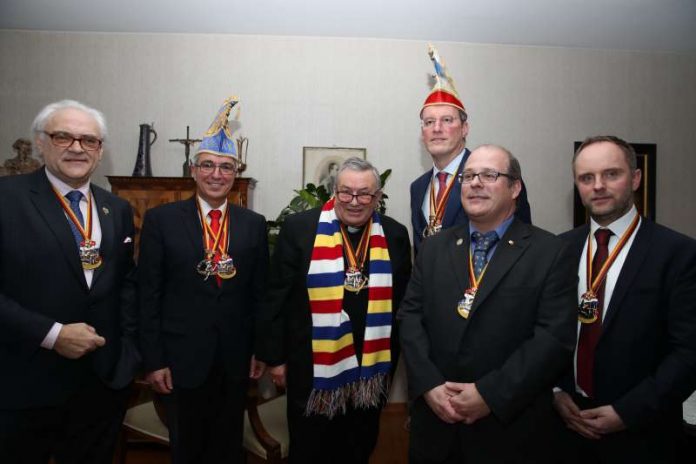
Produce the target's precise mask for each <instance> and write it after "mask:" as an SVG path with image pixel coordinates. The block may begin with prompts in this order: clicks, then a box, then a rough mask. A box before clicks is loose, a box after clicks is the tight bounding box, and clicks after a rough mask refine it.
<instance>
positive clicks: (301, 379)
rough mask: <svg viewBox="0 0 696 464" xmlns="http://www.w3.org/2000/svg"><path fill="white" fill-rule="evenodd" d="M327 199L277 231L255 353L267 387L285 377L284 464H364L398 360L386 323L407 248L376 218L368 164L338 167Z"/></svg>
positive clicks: (388, 222)
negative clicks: (286, 431)
mask: <svg viewBox="0 0 696 464" xmlns="http://www.w3.org/2000/svg"><path fill="white" fill-rule="evenodd" d="M333 193H334V196H333V197H332V199H331V200H329V201H328V202H327V203H326V204H325V205H324V206H323V207H322V208H316V209H312V210H309V211H305V212H302V213H298V214H295V215H292V216H289V217H288V218H287V219H286V220H285V223H284V224H283V227H282V230H281V232H280V236H279V238H278V243H277V245H276V250H275V253H274V256H273V260H272V265H271V274H270V283H269V291H268V297H267V301H266V304H265V306H264V317H263V320H264V324H263V325H261V326H260V330H261V332H260V334H259V342H260V343H259V347H258V348H257V351H256V353H257V356H258V357H259V359H260V360H262V361H264V362H266V363H267V364H268V365H270V366H272V367H270V368H269V371H270V373H271V375H272V379H273V381H274V382H275V383H276V384H278V385H285V384H286V379H287V392H288V423H289V427H290V462H293V463H301V464H312V463H325V462H331V463H338V464H340V463H345V464H361V463H364V464H367V462H368V459H369V457H370V454H371V453H372V450H373V449H374V447H375V445H376V442H377V435H378V428H379V415H380V411H381V409H382V407H383V406H384V403H385V401H386V396H387V393H388V387H389V379H390V376H391V374H392V371H393V367H394V366H395V365H396V361H397V358H398V350H397V348H398V343H397V342H398V338H397V336H396V327H394V324H393V319H394V314H395V313H396V311H397V309H398V307H399V303H400V301H401V297H402V295H403V292H404V290H405V287H406V283H407V281H408V278H409V274H410V272H411V250H410V243H409V240H408V232H407V230H406V228H405V227H404V226H403V225H401V224H399V223H398V222H396V221H394V220H393V219H391V218H389V217H387V216H384V215H381V214H379V213H377V212H376V209H377V207H378V205H379V200H380V197H381V185H380V179H379V173H378V172H377V170H376V169H375V168H374V167H372V165H371V164H370V163H368V162H367V161H365V160H361V159H358V158H351V159H349V160H347V161H345V162H344V163H343V165H342V166H341V168H340V170H339V173H338V176H337V180H336V188H335V191H334V192H333ZM286 373H287V376H286Z"/></svg>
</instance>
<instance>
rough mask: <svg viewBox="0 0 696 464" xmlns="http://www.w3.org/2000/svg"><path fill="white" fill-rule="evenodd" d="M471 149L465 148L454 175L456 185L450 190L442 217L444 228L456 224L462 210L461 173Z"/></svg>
mask: <svg viewBox="0 0 696 464" xmlns="http://www.w3.org/2000/svg"><path fill="white" fill-rule="evenodd" d="M469 154H470V151H469V150H468V149H467V148H465V149H464V156H463V157H462V161H461V163H459V167H458V168H457V173H456V174H455V175H454V183H455V184H454V185H453V186H452V190H451V192H450V196H449V198H447V206H446V207H445V216H444V217H443V218H442V226H443V227H444V228H448V227H452V226H453V225H454V220H455V218H456V217H457V215H458V214H459V212H460V211H461V210H462V200H461V190H462V182H461V178H460V176H459V174H461V172H462V170H463V169H464V163H466V160H467V159H468V158H469Z"/></svg>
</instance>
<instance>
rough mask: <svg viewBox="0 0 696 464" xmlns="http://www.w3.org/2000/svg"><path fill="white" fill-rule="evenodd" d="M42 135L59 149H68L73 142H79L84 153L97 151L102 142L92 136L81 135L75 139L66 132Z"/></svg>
mask: <svg viewBox="0 0 696 464" xmlns="http://www.w3.org/2000/svg"><path fill="white" fill-rule="evenodd" d="M43 133H44V134H46V135H48V136H49V137H50V138H51V143H52V144H53V145H55V146H56V147H59V148H68V147H69V146H71V145H72V144H73V143H75V140H77V141H78V142H80V146H81V147H82V149H83V150H85V151H95V150H99V149H100V148H101V146H102V143H103V140H102V139H100V138H99V137H95V136H93V135H83V136H80V137H76V136H74V135H72V134H70V133H68V132H46V131H43Z"/></svg>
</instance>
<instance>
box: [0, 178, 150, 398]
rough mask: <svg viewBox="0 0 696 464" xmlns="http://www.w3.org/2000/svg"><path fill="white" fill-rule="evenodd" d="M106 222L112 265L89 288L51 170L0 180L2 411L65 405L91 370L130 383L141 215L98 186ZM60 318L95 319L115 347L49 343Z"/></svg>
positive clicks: (106, 256)
mask: <svg viewBox="0 0 696 464" xmlns="http://www.w3.org/2000/svg"><path fill="white" fill-rule="evenodd" d="M91 189H92V193H93V195H94V202H95V203H96V205H97V211H98V213H99V222H100V225H101V230H102V241H101V246H100V252H101V256H102V259H103V263H102V265H101V266H100V267H99V268H97V269H96V270H95V272H94V278H93V281H92V286H91V288H89V287H88V286H87V282H86V280H85V276H84V272H83V270H82V267H81V264H80V258H79V254H78V249H77V246H76V244H75V239H74V237H73V235H72V232H71V230H70V225H69V223H68V220H67V218H66V217H65V213H64V212H63V209H62V208H61V206H60V203H59V202H58V200H57V199H56V197H55V194H54V193H53V189H52V188H51V184H50V182H49V181H48V178H47V177H46V173H45V171H44V169H40V170H38V171H36V172H34V173H32V174H27V175H20V176H13V177H5V178H2V179H0V198H2V208H0V365H2V368H3V371H4V373H5V379H6V380H5V381H3V382H0V409H23V408H32V407H42V406H57V405H60V404H62V403H63V402H65V400H66V399H67V398H68V397H69V396H70V395H71V394H72V393H74V392H75V391H76V390H77V389H78V388H79V387H80V385H81V384H82V383H83V382H84V381H86V380H87V379H89V378H90V377H93V376H97V377H98V378H99V379H101V380H102V381H103V382H104V383H106V384H108V385H109V386H110V387H112V388H116V389H120V388H123V387H125V386H126V385H128V383H130V381H131V380H132V378H133V374H134V372H135V369H136V368H137V364H138V362H139V355H138V353H137V349H136V340H135V337H136V331H137V325H136V318H137V307H136V301H135V282H134V264H133V237H134V227H133V214H132V210H131V207H130V205H128V203H127V202H125V201H124V200H122V199H120V198H118V197H116V196H114V195H112V194H111V193H109V192H107V191H105V190H103V189H101V188H99V187H97V186H96V185H93V184H92V186H91ZM54 322H60V323H63V324H70V323H75V322H85V323H87V324H89V325H91V326H93V327H94V328H95V329H96V331H97V333H98V334H99V335H101V336H103V337H104V338H105V339H106V345H105V346H103V347H101V348H98V349H96V350H95V351H93V352H91V353H89V354H87V355H85V356H83V357H82V358H81V359H78V360H70V359H67V358H64V357H62V356H60V355H59V354H58V353H57V352H55V351H53V350H47V349H44V348H41V346H40V344H41V342H42V341H43V339H44V338H45V337H46V335H47V334H48V331H49V330H50V328H51V327H52V325H53V323H54Z"/></svg>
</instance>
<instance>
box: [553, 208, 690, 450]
mask: <svg viewBox="0 0 696 464" xmlns="http://www.w3.org/2000/svg"><path fill="white" fill-rule="evenodd" d="M589 230H590V229H589V225H585V226H582V227H578V228H576V229H574V230H572V231H569V232H566V233H565V234H563V235H562V236H561V238H563V239H564V240H566V241H567V242H568V244H569V246H570V247H571V250H572V252H573V258H574V264H575V266H576V269H577V266H578V265H579V262H580V256H581V254H582V250H583V247H584V245H585V240H586V239H587V236H588V234H589ZM576 299H577V296H576ZM569 371H570V372H571V373H572V366H569ZM594 380H595V386H594V394H595V400H596V401H597V402H598V403H599V404H610V405H612V406H613V407H614V409H615V410H616V412H617V413H618V414H619V415H620V416H621V418H622V419H623V421H624V423H625V424H626V425H627V426H628V428H629V430H630V429H632V428H636V429H645V430H650V431H651V432H650V433H648V434H645V436H646V437H654V438H658V437H659V435H660V431H661V430H666V429H670V430H674V428H675V427H676V428H680V427H681V422H682V411H681V404H682V402H683V401H684V400H685V399H686V398H687V397H688V396H689V395H690V394H691V392H693V391H694V389H695V388H696V241H694V240H693V239H691V238H689V237H686V236H684V235H681V234H679V233H677V232H675V231H673V230H670V229H668V228H666V227H663V226H661V225H659V224H655V223H654V222H652V221H650V220H649V219H646V218H643V219H642V223H641V225H640V228H639V229H638V231H637V232H636V236H635V239H634V241H633V244H632V245H631V249H630V250H629V251H628V255H627V256H626V261H625V262H624V265H623V267H622V268H621V272H620V273H619V277H618V279H617V281H616V285H615V287H614V292H613V293H612V297H611V301H609V304H608V306H607V308H606V312H605V315H604V320H603V323H602V335H601V337H600V339H599V341H598V343H597V347H596V349H595V366H594ZM563 389H564V390H566V391H568V392H569V393H571V392H574V391H575V382H574V380H573V378H572V375H571V376H569V377H568V378H567V379H566V382H565V383H564V385H563ZM669 424H671V425H669Z"/></svg>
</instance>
